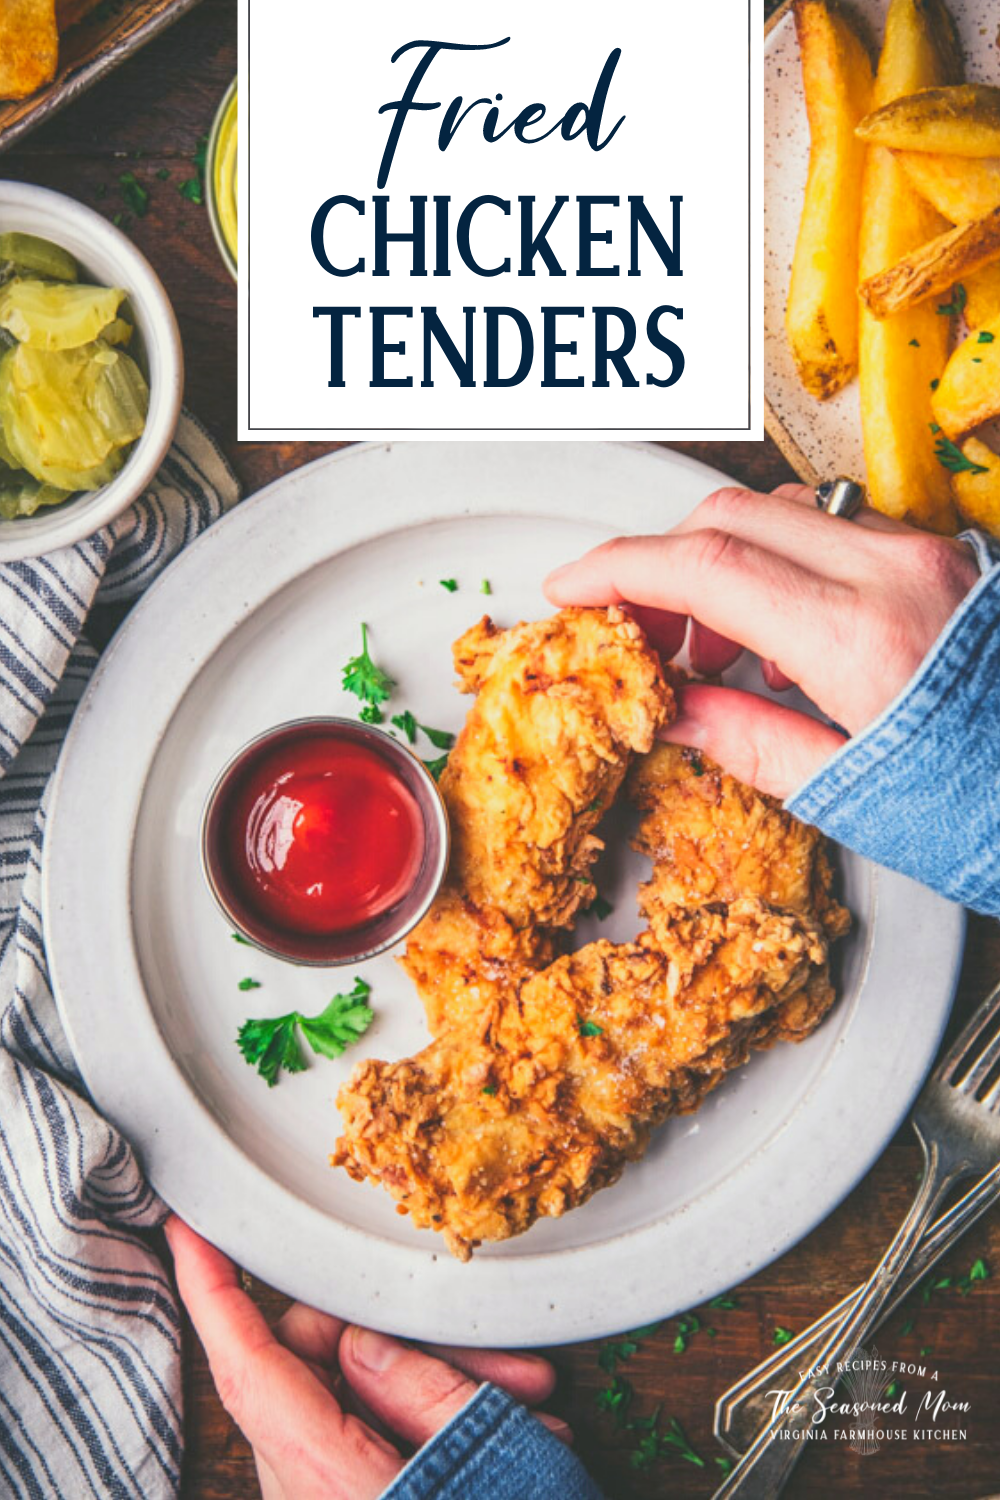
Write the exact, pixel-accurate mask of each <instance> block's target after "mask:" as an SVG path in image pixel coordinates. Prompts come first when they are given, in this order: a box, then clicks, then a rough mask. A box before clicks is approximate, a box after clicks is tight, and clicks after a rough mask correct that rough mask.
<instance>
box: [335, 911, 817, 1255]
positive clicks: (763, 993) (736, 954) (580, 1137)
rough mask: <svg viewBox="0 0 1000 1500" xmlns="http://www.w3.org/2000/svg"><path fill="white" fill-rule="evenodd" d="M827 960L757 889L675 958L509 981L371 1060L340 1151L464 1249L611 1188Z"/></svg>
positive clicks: (634, 955) (582, 965)
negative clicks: (423, 1042)
mask: <svg viewBox="0 0 1000 1500" xmlns="http://www.w3.org/2000/svg"><path fill="white" fill-rule="evenodd" d="M825 957H826V945H825V942H824V940H823V938H822V935H821V933H820V932H819V930H818V928H817V927H816V926H815V925H814V924H813V923H811V922H809V921H808V920H806V919H804V918H801V917H798V916H795V915H793V914H791V913H787V912H776V911H772V910H770V909H769V908H768V907H767V906H765V905H764V904H763V903H762V902H760V901H757V900H753V899H746V900H742V901H737V902H734V903H733V904H732V905H731V906H728V907H727V906H725V905H720V906H719V907H718V908H717V909H715V908H711V907H706V908H703V909H702V910H700V911H698V912H694V913H691V914H689V915H687V916H685V917H683V918H680V919H678V922H677V924H676V925H675V927H674V929H673V932H672V935H671V943H670V951H669V952H667V951H662V950H660V949H659V948H658V947H655V946H654V945H653V944H652V943H651V942H650V941H649V940H648V938H644V939H640V940H639V941H638V942H636V943H629V944H622V945H615V944H613V943H608V942H603V941H602V942H596V943H591V944H589V945H588V946H587V947H585V948H582V949H580V950H579V951H578V952H576V953H572V954H569V955H568V956H566V957H563V958H560V959H557V960H556V962H555V963H553V964H551V965H550V966H549V967H548V968H547V969H544V970H542V971H541V972H540V973H537V974H534V975H533V976H531V977H530V978H528V979H525V980H524V981H523V982H522V983H521V984H520V986H519V987H518V988H517V990H516V991H513V992H511V991H507V992H500V993H498V994H497V996H496V997H495V998H494V999H493V1000H492V1002H491V1003H490V1004H489V1006H488V1008H487V1009H486V1010H485V1011H484V1012H483V1014H482V1015H481V1017H480V1022H479V1025H478V1026H470V1027H452V1028H451V1029H450V1030H448V1031H447V1032H446V1033H445V1034H444V1035H443V1036H441V1037H439V1038H438V1039H437V1040H436V1041H434V1042H432V1043H431V1045H430V1046H429V1047H427V1048H425V1050H424V1051H423V1052H421V1053H419V1054H418V1055H417V1056H416V1057H413V1058H406V1059H404V1060H403V1061H402V1062H397V1063H384V1062H373V1061H369V1062H365V1063H362V1064H360V1065H359V1067H358V1068H357V1069H356V1070H355V1072H354V1075H353V1077H352V1079H351V1081H350V1082H349V1083H348V1085H347V1086H346V1087H345V1088H343V1089H342V1090H341V1093H340V1096H339V1098H338V1101H337V1102H338V1105H339V1108H340V1111H341V1115H342V1117H343V1120H344V1135H343V1136H342V1138H341V1140H340V1141H339V1142H338V1143H337V1148H336V1152H335V1154H334V1157H333V1161H334V1163H335V1164H336V1165H340V1166H344V1167H346V1169H347V1171H348V1172H349V1173H350V1175H351V1176H352V1177H354V1178H356V1179H357V1180H358V1181H363V1180H364V1179H365V1178H371V1179H373V1180H374V1181H376V1182H381V1183H382V1184H383V1185H384V1186H385V1187H386V1188H388V1190H389V1192H390V1193H391V1194H392V1195H393V1197H394V1198H395V1199H396V1200H397V1202H398V1203H399V1205H400V1208H401V1210H402V1211H404V1212H407V1213H409V1214H410V1215H411V1217H412V1218H413V1221H414V1223H415V1224H416V1225H418V1226H419V1227H422V1228H424V1227H429V1228H435V1229H438V1230H440V1231H441V1232H442V1234H443V1235H444V1238H445V1240H446V1242H447V1244H448V1247H449V1248H450V1249H451V1251H452V1252H453V1254H455V1255H457V1256H458V1257H459V1258H460V1259H462V1260H465V1259H467V1258H468V1256H469V1255H470V1253H471V1251H472V1249H473V1248H474V1247H475V1246H476V1245H477V1244H480V1243H481V1242H482V1241H484V1240H501V1239H507V1238H509V1237H510V1236H511V1235H514V1234H520V1233H522V1232H523V1231H524V1230H525V1229H527V1228H529V1227H530V1225H531V1224H533V1223H534V1222H535V1220H536V1219H538V1218H539V1217H542V1216H546V1215H559V1214H562V1213H564V1212H566V1210H567V1209H570V1208H574V1207H576V1206H577V1205H579V1204H581V1203H583V1202H585V1201H586V1199H587V1198H589V1197H590V1196H591V1194H592V1193H594V1192H595V1191H597V1189H598V1188H601V1187H605V1186H607V1185H608V1184H609V1183H611V1182H613V1181H614V1180H615V1179H616V1178H617V1177H618V1176H619V1175H620V1173H621V1171H622V1168H623V1167H624V1165H625V1163H626V1162H628V1161H629V1160H632V1159H634V1158H635V1157H637V1156H640V1155H641V1154H642V1152H643V1150H644V1148H645V1145H646V1142H647V1139H648V1136H649V1131H650V1128H651V1127H652V1126H653V1125H654V1124H656V1123H657V1122H659V1121H661V1120H663V1119H665V1118H666V1117H667V1116H668V1115H673V1114H679V1113H686V1112H688V1111H690V1110H692V1109H695V1108H697V1106H698V1104H700V1102H701V1100H702V1098H703V1097H704V1095H705V1094H706V1093H707V1092H708V1091H709V1089H711V1088H713V1087H714V1086H715V1085H716V1084H717V1083H718V1082H720V1081H721V1079H722V1078H723V1077H724V1075H725V1073H726V1072H727V1071H728V1070H729V1069H730V1068H733V1067H737V1066H739V1065H740V1064H741V1063H743V1062H745V1061H746V1058H747V1056H748V1055H749V1051H750V1048H751V1047H752V1046H753V1045H755V1043H756V1041H757V1039H758V1037H759V1036H761V1035H762V1034H763V1032H764V1030H765V1029H766V1028H767V1027H768V1026H769V1025H770V1020H769V1018H770V1016H771V1013H772V1012H773V1011H774V1008H775V1007H776V1006H777V1005H778V1004H779V1003H780V1002H781V1000H782V997H783V996H785V995H787V994H789V993H791V992H794V991H795V990H797V989H800V988H801V986H802V984H803V981H804V980H805V978H806V977H807V976H808V974H809V973H810V971H811V969H812V968H814V967H815V966H817V965H820V964H822V963H823V961H824V960H825Z"/></svg>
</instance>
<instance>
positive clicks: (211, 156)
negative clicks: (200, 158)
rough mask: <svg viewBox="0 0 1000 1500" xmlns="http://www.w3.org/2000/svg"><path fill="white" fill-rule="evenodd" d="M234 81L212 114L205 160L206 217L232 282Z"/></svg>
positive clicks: (234, 242) (234, 250) (234, 253)
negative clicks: (213, 114) (212, 118)
mask: <svg viewBox="0 0 1000 1500" xmlns="http://www.w3.org/2000/svg"><path fill="white" fill-rule="evenodd" d="M238 82H239V80H238V79H236V78H234V79H233V81H232V83H231V84H230V85H229V87H228V89H227V90H226V92H225V94H224V96H223V99H222V103H221V104H220V105H219V108H218V110H217V111H216V115H215V119H214V121H213V122H212V130H211V133H210V135H209V137H208V152H207V154H206V157H205V192H206V196H207V199H208V217H209V220H210V221H211V225H212V233H213V234H214V235H215V243H216V244H217V245H218V247H219V254H220V255H221V256H222V259H223V260H224V261H225V263H226V266H227V268H228V270H229V274H230V275H231V276H232V278H233V280H234V281H235V280H236V257H237V234H236V227H237V217H236V202H237V167H236V141H237V113H238V112H237V84H238Z"/></svg>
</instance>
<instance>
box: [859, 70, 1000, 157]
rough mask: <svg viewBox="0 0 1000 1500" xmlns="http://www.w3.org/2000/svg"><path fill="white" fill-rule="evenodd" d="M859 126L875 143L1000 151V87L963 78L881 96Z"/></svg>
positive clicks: (957, 152) (951, 151)
mask: <svg viewBox="0 0 1000 1500" xmlns="http://www.w3.org/2000/svg"><path fill="white" fill-rule="evenodd" d="M876 105H877V108H876V109H874V110H873V111H872V113H871V114H870V115H868V116H867V117H866V118H865V119H864V120H862V121H861V123H860V124H859V126H858V135H859V136H860V137H861V139H862V140H863V141H867V142H868V143H869V145H873V146H889V147H892V148H893V149H895V150H897V151H925V152H932V153H937V154H940V155H945V156H971V157H980V158H982V157H990V156H1000V88H994V87H993V86H992V85H991V84H988V83H961V84H957V85H953V86H951V87H944V88H920V87H918V88H917V89H916V90H911V91H910V92H908V93H906V94H904V95H898V96H895V97H893V98H890V99H888V100H884V101H882V102H880V101H879V100H876Z"/></svg>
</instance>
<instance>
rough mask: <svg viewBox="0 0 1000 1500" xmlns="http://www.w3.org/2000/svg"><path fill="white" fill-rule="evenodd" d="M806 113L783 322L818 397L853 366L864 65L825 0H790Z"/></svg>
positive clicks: (855, 42) (853, 34)
mask: <svg viewBox="0 0 1000 1500" xmlns="http://www.w3.org/2000/svg"><path fill="white" fill-rule="evenodd" d="M794 13H795V30H796V33H797V35H798V41H799V52H800V55H801V58H802V83H803V88H804V90H805V99H806V110H807V113H808V115H809V141H810V146H809V175H808V178H807V180H806V190H805V199H804V201H803V204H802V218H801V220H800V223H799V233H798V239H797V240H796V244H795V257H794V260H793V262H792V280H791V286H790V289H789V293H788V306H787V309H786V313H785V327H786V330H787V333H788V341H789V344H790V345H791V350H792V354H793V356H794V359H795V364H796V367H797V369H798V372H799V376H800V378H801V380H802V384H803V385H804V386H805V388H806V390H807V391H809V392H810V394H812V395H813V396H817V397H819V398H820V399H823V398H825V397H827V396H832V395H833V394H834V392H835V391H839V390H840V388H841V386H844V385H846V384H847V382H848V381H849V380H850V379H851V378H852V377H853V376H854V374H855V373H856V371H857V367H858V308H857V300H856V287H857V280H858V225H859V221H860V216H861V173H862V168H863V166H864V158H865V147H864V143H863V142H862V141H860V140H859V139H858V137H857V136H856V135H855V126H856V125H857V124H858V122H859V121H860V120H861V118H862V117H863V116H864V115H865V114H866V113H867V112H868V109H869V107H870V104H871V96H872V66H871V61H870V59H869V56H868V50H867V47H866V46H865V43H864V42H863V41H862V39H861V37H860V36H859V35H858V33H857V31H856V29H855V26H854V23H853V22H852V20H851V18H850V16H849V15H848V14H847V13H845V12H844V11H843V10H841V9H840V8H839V6H837V5H835V4H827V3H826V0H795V8H794Z"/></svg>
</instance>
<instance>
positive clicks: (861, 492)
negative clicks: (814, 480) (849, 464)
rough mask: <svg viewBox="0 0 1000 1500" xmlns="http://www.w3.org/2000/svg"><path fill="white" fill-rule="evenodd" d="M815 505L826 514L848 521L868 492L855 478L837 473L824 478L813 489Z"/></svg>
mask: <svg viewBox="0 0 1000 1500" xmlns="http://www.w3.org/2000/svg"><path fill="white" fill-rule="evenodd" d="M815 497H816V505H817V507H818V509H819V510H825V511H826V513H827V515H828V516H839V517H840V519H841V520H842V521H849V520H850V519H851V518H852V516H856V515H857V513H858V511H859V510H860V509H861V507H862V506H863V505H864V503H865V501H866V500H867V499H868V492H867V490H866V489H865V487H864V485H863V484H859V482H858V481H857V480H856V479H848V478H847V477H846V476H845V475H843V474H839V475H838V476H837V478H836V479H824V481H823V483H822V484H818V485H817V486H816V489H815Z"/></svg>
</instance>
